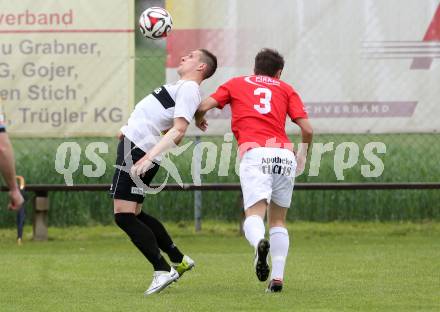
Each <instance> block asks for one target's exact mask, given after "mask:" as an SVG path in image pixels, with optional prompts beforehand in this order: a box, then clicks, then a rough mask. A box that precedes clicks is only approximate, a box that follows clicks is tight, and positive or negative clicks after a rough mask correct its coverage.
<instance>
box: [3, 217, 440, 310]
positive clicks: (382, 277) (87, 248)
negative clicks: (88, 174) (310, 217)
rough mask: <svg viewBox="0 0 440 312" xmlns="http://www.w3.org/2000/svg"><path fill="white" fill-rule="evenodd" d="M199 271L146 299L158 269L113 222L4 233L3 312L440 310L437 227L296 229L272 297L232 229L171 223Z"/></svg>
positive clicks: (292, 229) (295, 226)
mask: <svg viewBox="0 0 440 312" xmlns="http://www.w3.org/2000/svg"><path fill="white" fill-rule="evenodd" d="M169 229H170V232H171V233H172V234H173V236H174V238H175V241H176V243H177V244H178V245H179V246H181V248H182V249H183V250H184V251H185V252H186V253H188V254H189V255H190V256H191V257H193V258H194V259H195V260H196V267H195V269H194V270H193V271H191V272H188V273H186V274H185V275H184V276H183V277H182V279H181V280H180V281H179V282H178V283H175V284H174V285H172V287H170V288H169V289H165V290H164V291H163V292H162V293H160V294H156V295H153V296H150V297H144V296H143V291H144V290H145V289H146V288H147V287H148V285H149V283H150V281H151V274H152V270H151V267H150V265H149V264H147V263H146V262H145V261H144V259H143V257H142V256H141V255H140V253H138V251H137V250H135V248H134V247H133V246H132V245H131V243H130V242H129V241H128V239H127V238H126V237H125V236H124V235H123V233H122V232H121V231H119V230H118V229H117V228H116V226H106V227H102V226H101V227H91V228H78V227H76V228H64V229H60V228H50V229H49V236H50V238H51V239H50V240H49V241H47V242H32V241H30V240H29V238H30V236H31V233H30V231H31V229H30V227H27V228H26V233H25V234H26V240H25V242H24V245H23V246H21V247H19V246H17V245H16V244H15V242H14V235H15V232H14V231H13V230H12V229H6V230H5V229H3V230H0V251H1V252H0V263H1V266H0V280H1V282H0V307H1V308H0V310H1V311H2V312H9V311H20V312H21V311H57V312H60V311H69V312H70V311H88V312H90V311H222V312H225V311H387V312H388V311H439V310H440V300H439V297H438V295H439V294H440V262H439V261H438V260H439V259H440V248H439V247H440V224H438V223H425V224H414V223H400V224H397V223H388V224H383V223H299V222H297V223H291V224H290V225H289V232H290V235H291V248H290V254H289V257H288V263H287V269H286V276H285V289H284V291H283V292H282V293H280V294H266V293H265V292H264V289H265V287H266V283H260V282H258V281H257V279H256V277H255V276H254V273H253V269H252V258H253V256H252V250H251V248H250V247H249V246H248V244H247V242H246V240H245V238H244V237H240V236H239V235H238V234H237V225H236V224H231V223H221V224H217V223H213V222H208V223H204V224H203V231H202V232H201V233H197V234H195V233H194V232H193V229H192V225H191V224H190V223H179V224H169Z"/></svg>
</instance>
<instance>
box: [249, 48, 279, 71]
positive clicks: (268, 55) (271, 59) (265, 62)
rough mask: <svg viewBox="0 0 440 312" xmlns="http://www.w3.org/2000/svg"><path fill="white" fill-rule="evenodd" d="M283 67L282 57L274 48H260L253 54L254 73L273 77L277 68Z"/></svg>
mask: <svg viewBox="0 0 440 312" xmlns="http://www.w3.org/2000/svg"><path fill="white" fill-rule="evenodd" d="M283 68H284V58H283V56H282V55H281V54H280V53H279V52H278V51H276V50H272V49H267V48H266V49H262V50H261V51H260V52H258V54H257V55H256V56H255V67H254V73H255V75H265V76H270V77H275V75H276V73H277V72H278V71H279V70H282V69H283Z"/></svg>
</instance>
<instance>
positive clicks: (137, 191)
mask: <svg viewBox="0 0 440 312" xmlns="http://www.w3.org/2000/svg"><path fill="white" fill-rule="evenodd" d="M131 194H136V195H142V196H145V192H144V189H143V188H141V187H134V186H133V187H132V188H131Z"/></svg>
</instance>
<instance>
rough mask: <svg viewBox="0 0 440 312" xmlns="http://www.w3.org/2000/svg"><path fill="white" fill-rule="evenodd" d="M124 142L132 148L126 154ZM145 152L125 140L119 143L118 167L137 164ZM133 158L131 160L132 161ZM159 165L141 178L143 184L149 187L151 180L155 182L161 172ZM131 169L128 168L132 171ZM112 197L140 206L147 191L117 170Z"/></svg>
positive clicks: (127, 175)
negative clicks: (158, 172)
mask: <svg viewBox="0 0 440 312" xmlns="http://www.w3.org/2000/svg"><path fill="white" fill-rule="evenodd" d="M124 141H125V144H126V145H127V146H130V150H128V148H127V151H125V154H124ZM144 155H145V152H144V151H143V150H141V149H140V148H138V147H137V146H136V145H135V144H134V143H133V142H131V141H130V140H128V139H127V138H124V139H123V140H121V141H120V142H119V145H118V151H117V157H116V165H118V166H121V167H125V166H126V163H127V162H128V163H130V162H131V164H135V163H136V162H137V161H138V160H139V159H141V158H142V157H144ZM130 158H131V160H130ZM159 167H160V166H159V165H158V164H156V163H155V164H154V166H153V167H152V168H151V169H149V170H148V171H147V172H146V173H145V175H144V176H143V177H141V180H142V182H143V183H144V184H145V185H147V186H149V185H150V183H151V180H153V178H154V176H155V175H156V173H157V171H158V170H159ZM130 168H131V166H130V167H127V169H128V170H130ZM109 195H110V197H112V198H114V199H123V200H128V201H132V202H137V203H139V204H141V203H143V202H144V198H145V190H143V189H141V188H139V187H138V186H136V183H135V182H134V181H133V179H132V178H131V176H130V174H129V173H128V172H126V171H124V170H121V169H118V168H115V174H114V175H113V182H112V185H111V186H110V191H109Z"/></svg>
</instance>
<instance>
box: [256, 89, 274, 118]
mask: <svg viewBox="0 0 440 312" xmlns="http://www.w3.org/2000/svg"><path fill="white" fill-rule="evenodd" d="M254 95H256V96H259V97H260V103H258V104H254V108H255V110H256V111H257V112H259V113H260V114H263V115H264V114H267V113H269V112H270V109H271V107H270V100H271V99H272V91H270V90H269V89H267V88H256V89H255V90H254Z"/></svg>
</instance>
